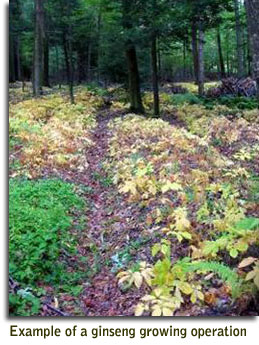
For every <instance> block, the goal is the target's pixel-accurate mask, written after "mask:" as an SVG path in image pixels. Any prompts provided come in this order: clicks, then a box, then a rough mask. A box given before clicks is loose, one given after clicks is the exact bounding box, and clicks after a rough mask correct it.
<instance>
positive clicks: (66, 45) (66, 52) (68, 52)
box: [63, 29, 75, 104]
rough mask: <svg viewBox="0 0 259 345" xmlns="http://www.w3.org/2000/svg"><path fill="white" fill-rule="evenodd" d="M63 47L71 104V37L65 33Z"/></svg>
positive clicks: (72, 93) (72, 92)
mask: <svg viewBox="0 0 259 345" xmlns="http://www.w3.org/2000/svg"><path fill="white" fill-rule="evenodd" d="M69 30H70V29H69ZM63 47H64V56H65V64H66V74H67V82H68V87H69V96H70V102H71V104H74V103H75V98H74V76H73V56H72V54H73V52H72V42H71V37H68V38H67V35H66V33H64V35H63Z"/></svg>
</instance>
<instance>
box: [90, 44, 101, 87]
mask: <svg viewBox="0 0 259 345" xmlns="http://www.w3.org/2000/svg"><path fill="white" fill-rule="evenodd" d="M98 49H99V48H98ZM91 60H92V43H91V41H89V44H88V50H87V81H88V82H90V81H91V79H92V76H91ZM98 69H99V67H98ZM98 75H99V73H98ZM98 80H99V77H98Z"/></svg>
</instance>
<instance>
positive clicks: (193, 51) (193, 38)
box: [192, 21, 198, 84]
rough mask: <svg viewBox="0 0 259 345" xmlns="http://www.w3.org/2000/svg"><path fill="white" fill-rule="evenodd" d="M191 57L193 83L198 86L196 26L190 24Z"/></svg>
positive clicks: (193, 23)
mask: <svg viewBox="0 0 259 345" xmlns="http://www.w3.org/2000/svg"><path fill="white" fill-rule="evenodd" d="M192 57H193V71H194V78H195V82H196V83H197V84H198V42H197V24H196V22H195V21H193V22H192Z"/></svg>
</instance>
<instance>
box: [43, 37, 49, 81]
mask: <svg viewBox="0 0 259 345" xmlns="http://www.w3.org/2000/svg"><path fill="white" fill-rule="evenodd" d="M43 70H44V73H43V85H44V86H47V87H49V86H50V84H49V40H48V38H47V37H45V38H44V68H43Z"/></svg>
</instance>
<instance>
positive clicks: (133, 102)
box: [122, 0, 144, 113]
mask: <svg viewBox="0 0 259 345" xmlns="http://www.w3.org/2000/svg"><path fill="white" fill-rule="evenodd" d="M133 6H134V3H133V2H132V1H131V0H122V11H123V27H124V29H125V30H126V36H127V37H126V40H125V52H126V59H127V65H128V81H129V85H128V87H129V96H130V97H129V98H130V109H131V111H132V112H135V113H143V112H144V108H143V104H142V100H141V94H140V77H139V69H138V60H137V52H136V47H135V44H134V42H133V40H132V39H131V38H130V35H129V32H130V31H131V30H132V29H133V26H132V23H133V17H132V14H133Z"/></svg>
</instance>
